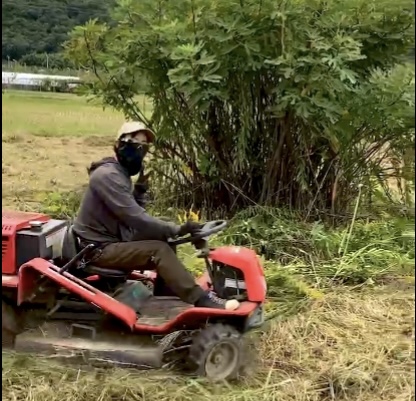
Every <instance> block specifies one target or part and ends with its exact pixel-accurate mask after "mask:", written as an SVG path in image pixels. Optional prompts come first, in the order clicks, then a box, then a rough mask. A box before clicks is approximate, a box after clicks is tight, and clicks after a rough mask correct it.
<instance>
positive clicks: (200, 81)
mask: <svg viewBox="0 0 416 401" xmlns="http://www.w3.org/2000/svg"><path fill="white" fill-rule="evenodd" d="M114 19H115V20H116V22H117V24H116V25H115V26H113V27H109V26H108V25H105V24H99V23H97V22H96V21H91V22H90V23H88V24H86V25H85V26H83V27H78V28H77V29H75V30H74V32H73V33H72V35H71V40H70V41H69V42H68V44H67V46H66V50H67V55H68V56H69V57H70V58H71V59H73V60H75V62H76V63H77V64H78V66H80V67H84V68H87V69H90V70H93V71H95V74H96V79H95V80H94V82H92V83H90V86H89V88H90V92H89V93H90V94H93V95H95V96H98V97H100V98H101V99H102V101H103V104H104V105H107V106H111V107H115V108H116V109H119V110H123V112H124V113H125V115H126V116H127V117H134V118H136V119H141V120H143V121H145V122H147V121H146V118H145V116H144V114H143V112H142V111H141V109H140V105H139V104H137V103H136V102H135V101H134V97H135V95H136V94H137V93H138V92H139V91H140V80H139V79H137V78H138V77H142V76H145V77H146V79H147V81H148V85H149V88H148V93H147V95H148V96H149V97H150V98H151V99H152V100H153V105H154V110H153V116H152V119H151V121H150V122H149V123H150V124H151V125H152V126H153V128H154V129H155V130H156V131H157V132H158V135H159V145H160V146H158V148H157V150H156V153H155V158H154V161H155V163H154V166H153V167H154V168H155V169H156V170H157V172H158V173H159V176H160V177H164V178H163V180H162V182H160V185H163V184H166V183H169V184H170V186H169V188H171V191H172V193H171V195H173V196H175V194H176V197H177V198H180V201H181V203H182V204H184V205H187V206H189V204H191V203H192V204H194V205H195V206H197V207H204V206H206V207H207V208H214V209H218V208H222V209H224V210H225V211H226V212H230V211H234V210H236V209H238V208H241V207H244V206H246V205H247V204H252V203H260V204H264V205H269V204H273V205H281V206H286V207H291V208H295V209H297V210H301V211H303V212H305V213H306V214H307V215H310V214H311V213H312V212H315V211H318V212H319V211H328V210H331V211H332V212H333V213H337V212H343V211H345V209H346V208H348V206H349V205H350V202H351V200H352V199H353V198H354V197H355V196H356V194H357V192H358V188H359V187H360V186H361V185H362V184H368V185H370V184H371V182H372V181H371V180H372V179H373V177H374V175H376V174H379V175H380V165H381V160H382V159H383V158H385V157H387V156H389V157H393V156H395V155H398V154H400V153H401V152H402V151H403V149H405V148H406V147H409V146H412V144H413V138H414V137H413V135H414V131H413V128H414V122H413V120H414V111H413V107H414V91H413V85H414V70H412V69H409V68H406V67H405V66H404V63H405V61H406V59H407V57H408V54H409V49H410V48H411V47H414V33H413V2H411V1H410V0H398V1H396V2H391V1H390V0H389V1H385V0H377V1H376V0H333V1H324V0H295V1H286V0H277V1H276V0H238V1H237V0H223V1H221V2H219V1H211V0H184V1H181V2H169V1H165V0H160V1H154V0H152V1H150V0H144V1H143V0H141V1H136V0H127V1H123V2H122V3H120V5H119V7H118V8H117V9H116V11H115V13H114ZM178 194H181V195H180V196H179V195H178Z"/></svg>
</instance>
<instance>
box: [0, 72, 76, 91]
mask: <svg viewBox="0 0 416 401" xmlns="http://www.w3.org/2000/svg"><path fill="white" fill-rule="evenodd" d="M1 83H2V88H21V89H25V88H27V89H36V88H42V87H44V86H48V85H49V86H50V87H52V88H54V87H59V86H62V85H64V84H65V83H66V85H67V87H68V89H73V88H75V87H76V86H77V85H79V83H81V79H80V78H79V77H71V76H63V75H46V74H30V73H23V72H7V71H2V73H1Z"/></svg>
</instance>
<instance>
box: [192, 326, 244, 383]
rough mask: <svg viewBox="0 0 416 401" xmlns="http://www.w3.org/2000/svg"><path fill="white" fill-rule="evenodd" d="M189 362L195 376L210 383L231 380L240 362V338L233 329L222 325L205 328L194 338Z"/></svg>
mask: <svg viewBox="0 0 416 401" xmlns="http://www.w3.org/2000/svg"><path fill="white" fill-rule="evenodd" d="M189 361H190V362H191V364H192V365H194V367H195V369H196V372H195V373H196V374H198V375H199V376H205V377H207V378H208V379H209V380H212V381H222V380H232V379H235V378H236V377H237V376H238V373H239V371H240V368H241V362H242V338H241V334H240V332H238V331H237V330H236V329H235V328H234V327H232V326H227V325H223V324H213V325H210V326H207V327H206V328H205V329H203V330H202V331H201V332H199V333H198V334H197V336H196V337H195V338H194V340H193V342H192V345H191V348H190V350H189Z"/></svg>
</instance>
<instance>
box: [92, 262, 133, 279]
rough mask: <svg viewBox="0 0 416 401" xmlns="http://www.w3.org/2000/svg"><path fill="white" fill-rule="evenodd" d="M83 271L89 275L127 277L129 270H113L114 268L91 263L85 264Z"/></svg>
mask: <svg viewBox="0 0 416 401" xmlns="http://www.w3.org/2000/svg"><path fill="white" fill-rule="evenodd" d="M84 272H86V273H88V274H91V275H95V274H96V275H98V276H100V277H105V278H124V277H127V276H128V275H129V274H130V272H126V271H122V270H115V269H106V268H104V267H98V266H93V265H87V266H85V268H84Z"/></svg>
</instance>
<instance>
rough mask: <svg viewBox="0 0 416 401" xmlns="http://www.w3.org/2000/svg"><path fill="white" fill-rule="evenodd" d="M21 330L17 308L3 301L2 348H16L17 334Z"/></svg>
mask: <svg viewBox="0 0 416 401" xmlns="http://www.w3.org/2000/svg"><path fill="white" fill-rule="evenodd" d="M20 331H21V327H20V322H19V317H18V314H17V313H16V310H15V308H13V307H12V306H11V305H8V304H7V303H6V302H4V301H3V300H2V301H1V348H2V349H3V348H14V344H15V341H16V336H17V334H19V333H20Z"/></svg>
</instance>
